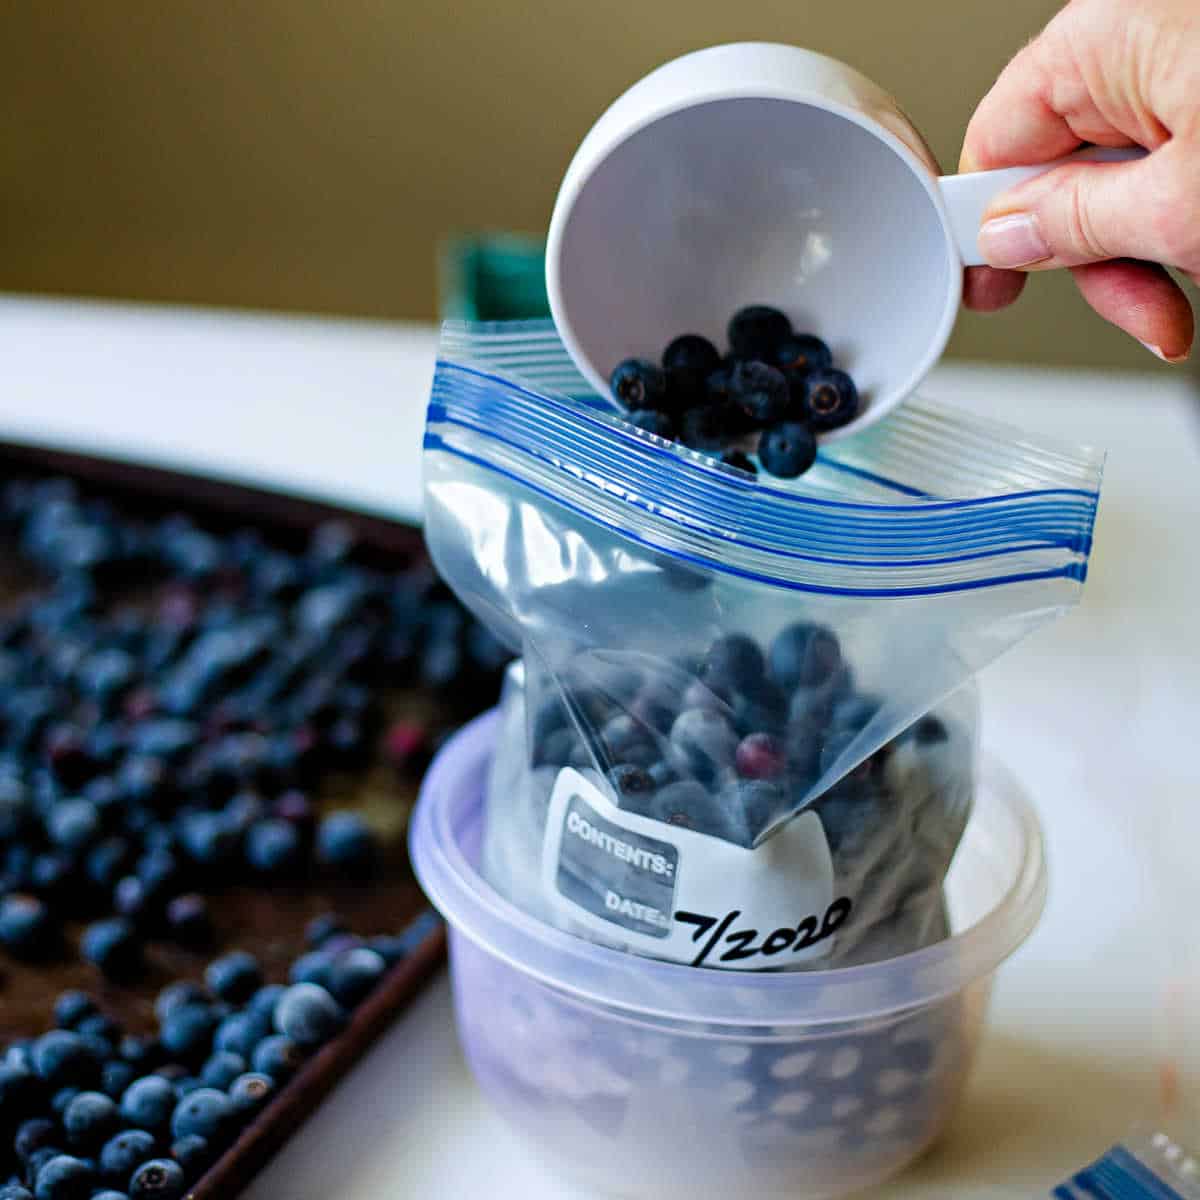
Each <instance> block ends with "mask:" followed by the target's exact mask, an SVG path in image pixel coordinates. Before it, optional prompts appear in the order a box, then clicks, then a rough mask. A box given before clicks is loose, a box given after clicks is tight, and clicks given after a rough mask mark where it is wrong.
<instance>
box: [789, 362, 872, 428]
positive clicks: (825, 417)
mask: <svg viewBox="0 0 1200 1200" xmlns="http://www.w3.org/2000/svg"><path fill="white" fill-rule="evenodd" d="M801 410H802V412H803V415H804V419H805V420H806V421H807V422H808V424H809V427H810V428H812V429H814V430H816V431H817V432H821V431H822V430H826V429H837V428H839V427H840V426H842V425H845V424H847V423H848V422H850V421H853V420H854V418H855V417H856V416H858V389H857V388H856V387H855V386H854V380H853V379H851V378H850V376H849V375H847V374H846V372H845V371H839V370H837V369H836V368H833V367H829V368H827V369H826V370H823V371H814V372H812V374H811V375H809V376H808V378H807V379H806V380H805V384H804V399H803V402H802V405H801Z"/></svg>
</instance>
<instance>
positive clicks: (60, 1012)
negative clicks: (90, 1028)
mask: <svg viewBox="0 0 1200 1200" xmlns="http://www.w3.org/2000/svg"><path fill="white" fill-rule="evenodd" d="M99 1011H100V1010H99V1009H98V1008H97V1007H96V1002H95V1000H93V999H92V998H91V996H89V995H88V994H87V992H78V991H67V992H60V993H59V994H58V998H57V999H56V1000H55V1001H54V1023H55V1025H57V1026H58V1027H59V1029H74V1028H75V1026H76V1025H78V1024H79V1022H80V1021H82V1020H83V1019H84V1017H90V1016H92V1015H93V1014H95V1013H97V1012H99Z"/></svg>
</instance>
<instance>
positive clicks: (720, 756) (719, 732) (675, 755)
mask: <svg viewBox="0 0 1200 1200" xmlns="http://www.w3.org/2000/svg"><path fill="white" fill-rule="evenodd" d="M736 749H737V735H736V734H735V733H734V731H733V729H732V727H731V726H730V724H729V722H728V721H727V720H726V719H725V718H724V717H723V716H721V714H719V713H715V712H712V711H710V710H707V709H702V708H691V709H687V710H685V711H684V712H682V713H680V714H679V716H678V717H677V718H676V720H675V724H674V725H672V726H671V745H670V748H669V750H668V761H669V762H670V763H671V765H672V766H673V767H674V768H675V769H676V770H677V771H679V773H680V774H681V775H684V776H689V775H690V776H694V777H696V778H697V779H699V780H701V781H702V782H706V781H708V780H710V779H712V778H713V777H714V776H715V775H716V773H717V772H718V771H719V770H721V769H723V768H725V767H728V766H730V765H731V764H732V763H733V756H734V751H735V750H736Z"/></svg>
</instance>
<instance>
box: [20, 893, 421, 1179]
mask: <svg viewBox="0 0 1200 1200" xmlns="http://www.w3.org/2000/svg"><path fill="white" fill-rule="evenodd" d="M430 919H431V918H430V916H429V915H426V916H425V917H423V918H418V920H417V921H416V922H414V923H413V924H412V925H411V926H410V927H409V928H408V929H407V930H406V931H405V932H404V933H403V934H400V935H398V936H384V937H375V938H367V939H364V938H360V937H356V936H354V935H352V934H350V933H348V932H347V931H346V929H345V927H344V925H343V924H342V923H341V922H340V921H339V920H338V919H337V918H336V917H335V916H333V915H332V914H324V915H322V916H320V917H318V918H316V919H315V920H314V921H313V922H312V923H311V924H310V925H309V928H308V935H307V936H308V944H309V946H310V950H309V952H308V953H307V954H304V955H303V956H302V957H300V958H299V959H297V960H296V962H295V963H293V964H292V967H291V970H290V972H289V978H288V983H287V984H286V985H285V984H281V983H267V982H265V981H264V979H263V975H262V971H261V969H260V967H259V964H258V962H257V961H256V960H255V959H254V957H253V956H252V955H250V954H247V953H245V952H241V951H234V952H232V953H229V954H226V955H225V956H224V957H222V958H218V959H216V960H215V961H213V962H212V963H210V964H209V966H208V969H207V970H206V971H205V974H204V984H203V985H201V984H199V983H196V982H191V981H180V982H176V983H173V984H170V985H169V986H168V987H166V988H165V989H164V990H163V991H162V992H161V993H160V994H159V996H158V1000H157V1002H156V1004H155V1013H156V1016H157V1018H158V1033H157V1035H156V1036H137V1035H134V1034H130V1033H127V1032H125V1031H124V1030H123V1029H122V1027H121V1025H120V1024H119V1023H118V1022H117V1021H116V1020H115V1019H114V1018H113V1017H112V1016H110V1015H109V1014H107V1013H105V1012H103V1011H102V1010H101V1009H100V1007H99V1006H98V1005H97V1004H96V1002H95V1001H94V1000H93V999H92V998H91V997H90V996H88V995H86V994H85V993H83V992H79V991H67V992H63V993H62V994H61V995H59V996H58V998H57V1000H56V1001H55V1004H54V1022H55V1025H56V1028H55V1029H53V1030H51V1031H50V1032H48V1033H44V1034H42V1035H41V1036H40V1037H38V1038H33V1039H26V1040H21V1041H16V1042H13V1043H11V1044H10V1045H9V1046H8V1047H7V1050H6V1052H5V1054H4V1056H3V1060H2V1061H0V1139H2V1141H0V1180H4V1179H5V1178H6V1177H7V1182H0V1200H177V1198H178V1197H181V1196H183V1195H184V1193H185V1191H186V1190H187V1188H188V1187H189V1186H191V1185H192V1184H194V1183H195V1182H196V1180H197V1179H198V1178H199V1177H200V1176H201V1175H202V1174H203V1173H204V1171H205V1170H206V1169H207V1168H208V1166H209V1165H210V1164H211V1163H212V1162H213V1161H214V1160H215V1159H216V1158H217V1157H218V1156H219V1155H220V1154H221V1153H222V1152H223V1151H224V1150H225V1149H226V1148H227V1147H228V1146H229V1145H230V1144H232V1142H233V1141H234V1140H235V1139H236V1138H237V1136H238V1134H239V1133H240V1132H241V1130H242V1129H243V1128H244V1127H245V1126H246V1125H248V1124H249V1123H250V1122H251V1121H252V1120H253V1119H254V1118H255V1117H256V1116H257V1115H258V1114H259V1113H260V1112H261V1111H262V1110H263V1109H264V1108H265V1107H266V1105H267V1104H268V1103H269V1102H270V1101H271V1099H272V1097H273V1096H274V1095H275V1093H276V1092H277V1091H278V1090H279V1089H280V1088H282V1087H283V1086H284V1085H285V1084H286V1083H287V1081H288V1080H289V1079H290V1078H291V1076H292V1075H294V1074H295V1073H296V1071H297V1070H298V1069H299V1068H300V1067H301V1066H302V1065H303V1064H304V1062H305V1061H306V1060H307V1059H308V1058H309V1057H310V1056H311V1055H312V1054H313V1053H314V1052H315V1051H316V1050H318V1049H319V1048H320V1047H321V1046H322V1045H324V1044H325V1043H326V1042H328V1041H330V1040H331V1039H332V1038H334V1037H336V1036H337V1034H338V1033H339V1032H340V1031H341V1029H342V1028H343V1026H344V1025H345V1024H346V1022H347V1020H348V1019H349V1016H350V1013H351V1011H352V1010H353V1009H354V1008H355V1006H356V1005H358V1004H359V1003H360V1002H361V1001H363V1000H364V999H365V998H366V997H367V996H368V995H369V994H370V992H371V991H372V990H373V989H374V987H375V986H376V984H377V983H379V981H380V980H381V979H382V978H383V976H384V974H385V972H386V971H387V970H388V969H389V968H390V967H391V966H393V965H395V964H396V963H398V962H400V961H401V960H402V959H403V958H404V957H405V956H406V955H407V954H409V952H410V951H411V950H413V949H414V948H415V947H416V946H418V945H419V944H420V943H421V941H422V940H423V939H424V938H425V936H426V935H427V934H428V932H429V922H430Z"/></svg>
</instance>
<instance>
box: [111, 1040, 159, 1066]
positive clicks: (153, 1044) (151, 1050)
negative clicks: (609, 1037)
mask: <svg viewBox="0 0 1200 1200" xmlns="http://www.w3.org/2000/svg"><path fill="white" fill-rule="evenodd" d="M157 1051H158V1042H157V1040H156V1039H155V1038H152V1037H149V1036H139V1035H138V1034H133V1033H127V1034H126V1035H125V1036H124V1037H123V1038H122V1039H121V1041H120V1043H119V1044H118V1046H117V1053H118V1054H119V1055H120V1056H121V1058H122V1059H123V1060H124V1061H125V1062H127V1063H129V1065H130V1066H132V1067H138V1068H139V1069H140V1068H142V1067H145V1066H146V1065H147V1064H148V1063H150V1062H151V1060H152V1059H153V1058H154V1056H155V1054H156V1053H157Z"/></svg>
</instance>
